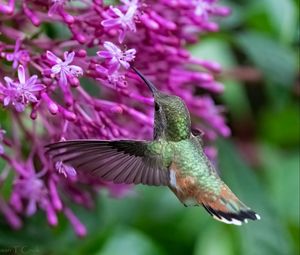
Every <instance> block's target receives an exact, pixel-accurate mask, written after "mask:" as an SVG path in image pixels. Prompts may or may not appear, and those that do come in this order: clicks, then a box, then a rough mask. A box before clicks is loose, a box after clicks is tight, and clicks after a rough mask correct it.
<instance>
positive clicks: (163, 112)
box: [47, 68, 259, 225]
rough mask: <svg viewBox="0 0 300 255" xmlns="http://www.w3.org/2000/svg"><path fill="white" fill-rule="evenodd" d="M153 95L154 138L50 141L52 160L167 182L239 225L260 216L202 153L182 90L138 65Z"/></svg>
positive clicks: (185, 198) (105, 175)
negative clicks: (171, 90) (163, 88)
mask: <svg viewBox="0 0 300 255" xmlns="http://www.w3.org/2000/svg"><path fill="white" fill-rule="evenodd" d="M133 70H134V71H135V72H136V73H137V74H138V75H139V76H140V77H141V78H142V79H143V81H144V82H145V83H146V85H147V86H148V88H149V89H150V90H151V92H152V94H153V97H154V101H155V117H154V134H153V140H152V141H130V140H121V141H100V140H75V141H65V142H59V143H55V144H50V145H48V151H47V152H48V153H50V154H51V155H52V157H53V159H54V160H60V161H62V162H63V163H65V164H69V165H71V166H73V167H74V168H75V169H76V170H77V171H79V172H82V173H84V174H88V175H92V176H94V177H95V178H100V179H102V180H106V181H113V182H115V183H128V184H129V183H134V184H139V183H142V184H147V185H156V186H157V185H165V186H168V187H169V188H170V189H171V190H172V191H173V192H174V193H175V195H176V196H177V197H178V199H179V200H180V201H181V202H182V203H183V204H184V205H186V206H191V205H202V206H203V207H204V208H205V209H206V210H207V212H208V213H210V214H211V215H212V216H213V217H214V218H215V219H217V220H219V221H222V222H225V223H228V224H236V225H241V224H242V223H243V222H247V219H252V220H256V219H259V216H258V215H257V214H256V213H255V212H253V211H252V210H251V209H250V208H248V207H247V206H246V205H244V204H243V203H242V202H241V201H240V200H239V199H238V198H237V197H236V196H235V195H234V194H233V193H232V191H231V190H230V189H229V188H228V187H227V186H226V185H225V184H224V183H223V181H222V180H221V179H220V177H219V176H218V174H217V172H216V170H215V168H214V166H213V165H212V163H211V162H210V161H209V160H208V158H207V157H206V155H205V154H204V151H203V147H202V144H203V142H202V138H201V135H200V134H194V133H193V132H192V130H191V119H190V114H189V111H188V109H187V107H186V105H185V103H184V102H183V100H182V99H181V98H180V97H178V96H173V95H168V94H165V93H162V92H160V91H159V90H157V88H156V87H155V86H154V85H153V84H152V83H151V82H150V81H149V80H147V79H146V78H145V77H144V76H143V75H142V74H141V73H140V72H139V71H138V70H136V69H135V68H133Z"/></svg>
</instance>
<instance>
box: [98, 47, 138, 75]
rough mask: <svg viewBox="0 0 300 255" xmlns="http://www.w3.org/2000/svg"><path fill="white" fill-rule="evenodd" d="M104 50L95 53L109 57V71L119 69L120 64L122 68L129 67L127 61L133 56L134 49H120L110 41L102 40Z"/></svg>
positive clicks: (102, 56)
mask: <svg viewBox="0 0 300 255" xmlns="http://www.w3.org/2000/svg"><path fill="white" fill-rule="evenodd" d="M103 46H104V48H106V49H107V50H105V51H98V52H97V54H98V56H99V57H101V58H105V59H110V61H109V73H110V74H112V73H114V72H116V71H118V70H119V68H120V66H123V67H124V68H126V69H128V68H129V66H130V65H129V63H128V62H130V61H132V60H133V59H134V58H135V53H136V50H135V49H129V50H126V51H124V52H123V51H122V50H121V49H120V48H118V47H117V46H116V45H114V44H113V43H112V42H104V44H103Z"/></svg>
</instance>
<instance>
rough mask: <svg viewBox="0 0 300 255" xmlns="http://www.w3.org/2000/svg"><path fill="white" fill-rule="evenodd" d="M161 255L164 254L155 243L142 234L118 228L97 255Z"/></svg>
mask: <svg viewBox="0 0 300 255" xmlns="http://www.w3.org/2000/svg"><path fill="white" fill-rule="evenodd" d="M115 254H130V255H161V254H163V253H162V252H161V251H160V249H159V248H158V247H157V246H156V245H155V243H154V242H153V241H152V240H151V239H150V238H149V237H147V236H146V235H144V234H142V233H141V232H139V231H137V230H134V229H130V228H125V227H118V228H117V229H116V230H115V231H114V232H113V233H112V235H111V236H110V238H109V240H108V241H107V243H106V244H105V245H104V247H103V248H102V249H101V251H100V252H98V253H97V255H115Z"/></svg>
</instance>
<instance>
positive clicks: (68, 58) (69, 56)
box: [64, 51, 75, 65]
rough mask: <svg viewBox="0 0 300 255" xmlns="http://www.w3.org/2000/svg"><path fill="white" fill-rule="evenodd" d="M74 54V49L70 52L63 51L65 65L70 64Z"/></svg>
mask: <svg viewBox="0 0 300 255" xmlns="http://www.w3.org/2000/svg"><path fill="white" fill-rule="evenodd" d="M74 56H75V52H74V51H72V52H70V53H68V52H67V51H66V52H65V53H64V58H65V61H64V62H65V64H66V65H68V64H70V63H71V62H72V61H73V59H74Z"/></svg>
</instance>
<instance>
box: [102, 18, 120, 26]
mask: <svg viewBox="0 0 300 255" xmlns="http://www.w3.org/2000/svg"><path fill="white" fill-rule="evenodd" d="M120 24H121V21H120V20H119V19H106V20H103V21H102V22H101V25H102V26H103V27H114V26H118V25H120Z"/></svg>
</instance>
